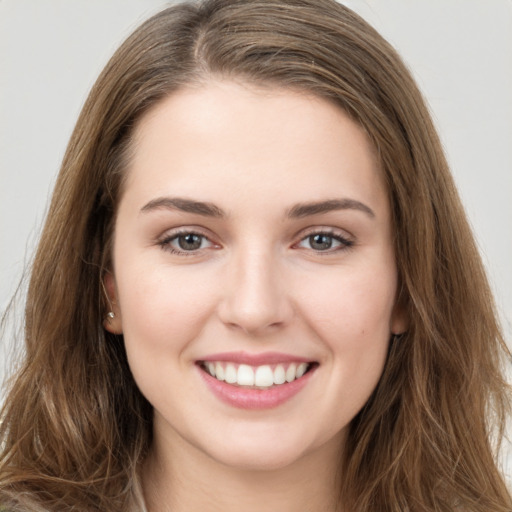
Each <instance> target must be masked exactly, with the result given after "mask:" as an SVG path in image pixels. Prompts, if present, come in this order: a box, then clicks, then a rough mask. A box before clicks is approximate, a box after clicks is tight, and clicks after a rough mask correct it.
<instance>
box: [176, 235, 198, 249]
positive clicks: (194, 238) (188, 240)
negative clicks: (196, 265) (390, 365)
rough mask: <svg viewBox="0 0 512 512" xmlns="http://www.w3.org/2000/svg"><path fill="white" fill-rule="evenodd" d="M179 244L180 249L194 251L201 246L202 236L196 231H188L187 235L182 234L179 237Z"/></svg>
mask: <svg viewBox="0 0 512 512" xmlns="http://www.w3.org/2000/svg"><path fill="white" fill-rule="evenodd" d="M178 244H179V246H180V249H184V250H185V251H192V250H194V249H199V248H200V247H201V236H200V235H195V234H194V233H188V234H187V235H181V236H180V237H179V238H178Z"/></svg>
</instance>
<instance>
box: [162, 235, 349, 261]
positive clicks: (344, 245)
mask: <svg viewBox="0 0 512 512" xmlns="http://www.w3.org/2000/svg"><path fill="white" fill-rule="evenodd" d="M186 235H192V236H196V237H199V238H200V239H201V245H202V243H203V241H205V240H206V241H208V242H209V243H210V244H212V245H215V244H214V243H213V242H212V241H211V240H210V239H209V238H208V237H207V236H206V235H205V234H203V233H201V232H199V231H194V230H193V229H183V230H179V231H175V232H173V233H172V234H171V235H169V236H166V237H165V238H163V239H162V240H160V241H158V245H159V246H160V247H161V248H162V249H163V250H165V251H169V252H170V253H171V254H176V255H179V256H196V255H197V254H198V253H200V252H202V250H204V248H201V247H199V248H198V249H193V250H189V251H187V250H185V249H177V248H175V247H173V246H172V245H171V244H172V242H174V241H176V242H177V241H178V240H179V238H180V237H183V236H186ZM315 236H324V237H326V238H329V239H330V240H331V242H332V241H335V242H338V243H339V246H337V247H335V248H331V247H329V248H327V249H326V250H315V249H313V248H305V249H306V250H311V251H313V252H315V253H316V254H320V255H323V256H324V255H328V254H333V253H337V252H340V251H346V250H349V249H350V248H351V247H353V246H354V242H353V241H351V240H349V239H347V238H345V237H344V236H341V235H340V234H339V233H338V232H336V231H334V230H332V229H318V230H312V231H310V232H309V233H307V234H306V235H305V236H303V237H302V238H301V239H300V240H299V242H297V243H295V244H294V245H293V247H294V248H296V247H299V246H300V244H301V243H303V242H304V241H307V240H310V241H311V239H312V238H313V237H315Z"/></svg>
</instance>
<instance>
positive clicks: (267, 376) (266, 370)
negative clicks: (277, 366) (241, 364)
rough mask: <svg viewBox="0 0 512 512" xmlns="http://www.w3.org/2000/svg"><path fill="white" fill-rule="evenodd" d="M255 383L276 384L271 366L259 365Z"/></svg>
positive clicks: (263, 385) (258, 384)
mask: <svg viewBox="0 0 512 512" xmlns="http://www.w3.org/2000/svg"><path fill="white" fill-rule="evenodd" d="M254 384H255V385H256V386H262V387H268V386H272V384H274V373H273V372H272V368H270V366H268V365H265V366H258V368H257V369H256V375H255V377H254Z"/></svg>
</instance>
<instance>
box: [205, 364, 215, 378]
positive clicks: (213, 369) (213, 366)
mask: <svg viewBox="0 0 512 512" xmlns="http://www.w3.org/2000/svg"><path fill="white" fill-rule="evenodd" d="M206 367H207V368H208V371H209V372H210V375H211V376H212V377H215V365H214V364H213V363H206Z"/></svg>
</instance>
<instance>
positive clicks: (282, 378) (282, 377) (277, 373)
mask: <svg viewBox="0 0 512 512" xmlns="http://www.w3.org/2000/svg"><path fill="white" fill-rule="evenodd" d="M285 382H286V372H285V371H284V367H283V365H282V364H278V365H277V366H276V369H275V370H274V375H273V383H274V384H284V383H285Z"/></svg>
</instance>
